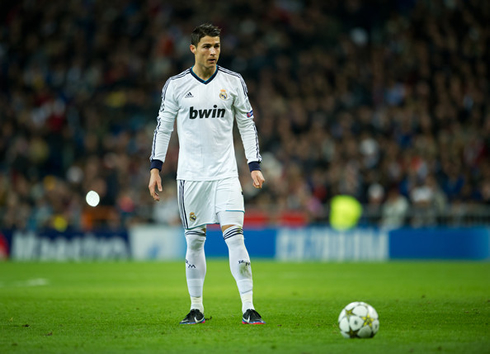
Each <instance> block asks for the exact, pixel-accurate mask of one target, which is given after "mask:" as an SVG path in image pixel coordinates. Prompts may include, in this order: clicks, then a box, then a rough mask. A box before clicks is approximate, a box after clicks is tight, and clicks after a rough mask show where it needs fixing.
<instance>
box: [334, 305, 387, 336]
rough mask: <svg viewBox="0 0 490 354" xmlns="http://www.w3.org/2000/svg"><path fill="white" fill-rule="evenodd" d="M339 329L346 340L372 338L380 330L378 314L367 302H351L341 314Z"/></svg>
mask: <svg viewBox="0 0 490 354" xmlns="http://www.w3.org/2000/svg"><path fill="white" fill-rule="evenodd" d="M339 329H340V333H341V334H342V336H344V337H345V338H372V337H374V335H375V334H376V333H377V332H378V329H379V317H378V313H377V312H376V310H375V309H374V307H372V306H371V305H369V304H366V303H365V302H360V301H356V302H351V303H350V304H349V305H347V306H346V307H344V309H343V310H342V312H340V315H339Z"/></svg>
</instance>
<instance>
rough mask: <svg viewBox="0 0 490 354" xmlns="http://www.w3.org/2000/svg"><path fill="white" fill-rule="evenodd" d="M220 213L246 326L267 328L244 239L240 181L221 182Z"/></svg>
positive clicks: (217, 203)
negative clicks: (257, 302)
mask: <svg viewBox="0 0 490 354" xmlns="http://www.w3.org/2000/svg"><path fill="white" fill-rule="evenodd" d="M216 195H217V197H216V209H217V211H218V213H217V214H218V220H219V223H220V225H221V230H222V232H223V238H224V240H225V242H226V245H227V246H228V254H229V261H230V270H231V273H232V275H233V277H234V278H235V281H236V284H237V287H238V291H239V292H240V298H241V300H242V313H243V314H244V316H243V322H244V323H250V324H259V323H260V324H263V323H265V322H264V321H262V319H261V317H260V315H259V314H258V313H257V312H256V311H255V308H254V305H253V280H252V267H251V262H250V256H249V254H248V251H247V248H246V247H245V240H244V237H243V219H244V202H243V195H242V193H241V186H240V182H239V181H238V178H236V179H227V180H224V181H220V185H219V187H218V189H217V193H216Z"/></svg>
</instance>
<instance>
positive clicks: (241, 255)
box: [223, 226, 254, 312]
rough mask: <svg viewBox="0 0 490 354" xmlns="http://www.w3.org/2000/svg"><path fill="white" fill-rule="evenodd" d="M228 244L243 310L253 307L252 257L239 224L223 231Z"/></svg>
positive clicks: (232, 271)
mask: <svg viewBox="0 0 490 354" xmlns="http://www.w3.org/2000/svg"><path fill="white" fill-rule="evenodd" d="M223 238H224V239H225V242H226V244H227V246H228V254H229V259H230V270H231V274H232V275H233V277H234V278H235V281H236V284H237V287H238V291H239V292H240V298H241V300H242V312H245V311H246V310H248V309H250V308H251V309H253V308H254V306H253V280H252V267H251V265H250V257H249V255H248V251H247V248H246V247H245V242H244V238H243V230H242V228H241V227H239V226H231V227H229V228H228V229H226V230H225V232H224V233H223Z"/></svg>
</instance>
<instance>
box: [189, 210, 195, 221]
mask: <svg viewBox="0 0 490 354" xmlns="http://www.w3.org/2000/svg"><path fill="white" fill-rule="evenodd" d="M189 219H190V220H191V221H196V214H195V213H194V212H192V213H190V214H189Z"/></svg>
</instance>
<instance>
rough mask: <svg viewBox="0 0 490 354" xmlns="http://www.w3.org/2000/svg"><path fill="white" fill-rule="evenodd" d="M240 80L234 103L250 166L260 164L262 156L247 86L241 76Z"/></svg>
mask: <svg viewBox="0 0 490 354" xmlns="http://www.w3.org/2000/svg"><path fill="white" fill-rule="evenodd" d="M239 79H240V87H239V89H238V94H237V98H236V100H235V103H234V110H235V119H236V122H237V127H238V131H239V132H240V136H241V138H242V143H243V148H244V150H245V157H246V158H247V162H248V164H249V165H250V164H251V163H260V162H261V161H262V156H260V149H259V137H258V135H257V128H256V127H255V123H254V114H253V109H252V105H251V104H250V102H249V100H248V95H247V85H246V84H245V81H244V80H243V78H242V77H241V76H240V78H239Z"/></svg>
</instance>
